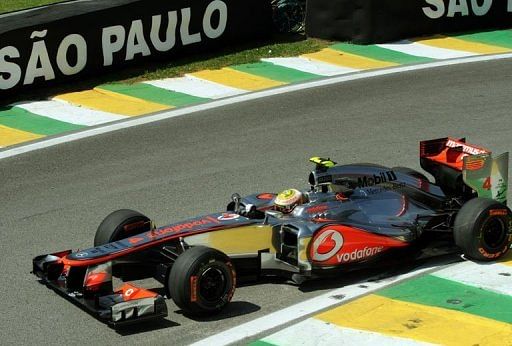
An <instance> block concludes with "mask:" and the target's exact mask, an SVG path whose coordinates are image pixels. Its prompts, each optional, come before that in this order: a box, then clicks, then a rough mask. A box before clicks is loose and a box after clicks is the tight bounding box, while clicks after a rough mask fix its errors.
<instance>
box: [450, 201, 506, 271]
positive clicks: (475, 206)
mask: <svg viewBox="0 0 512 346" xmlns="http://www.w3.org/2000/svg"><path fill="white" fill-rule="evenodd" d="M511 220H512V213H511V211H510V209H509V208H507V206H505V205H504V204H502V203H499V202H496V201H494V200H491V199H487V198H474V199H471V200H469V201H468V202H466V203H465V204H464V205H463V206H462V208H461V209H460V211H459V212H458V214H457V216H456V217H455V223H454V227H453V236H454V239H455V244H456V245H457V246H459V247H460V248H461V249H462V251H463V252H464V255H465V256H466V257H467V258H469V259H473V260H477V261H494V260H497V259H498V258H500V257H503V256H504V255H505V254H506V253H507V252H508V251H509V248H510V244H511V241H512V221H511Z"/></svg>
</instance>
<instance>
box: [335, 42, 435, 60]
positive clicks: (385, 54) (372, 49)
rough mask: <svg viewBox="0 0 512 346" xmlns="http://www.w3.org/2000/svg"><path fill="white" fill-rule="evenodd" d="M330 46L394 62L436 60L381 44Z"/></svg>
mask: <svg viewBox="0 0 512 346" xmlns="http://www.w3.org/2000/svg"><path fill="white" fill-rule="evenodd" d="M330 48H332V49H336V50H339V51H343V52H346V53H350V54H355V55H360V56H364V57H366V58H370V59H375V60H380V61H388V62H394V63H396V64H403V65H405V64H419V63H425V62H431V61H434V59H430V58H425V57H421V56H414V55H409V54H405V53H401V52H397V51H394V50H391V49H386V48H382V47H379V46H362V45H356V44H349V43H337V44H334V45H332V46H331V47H330Z"/></svg>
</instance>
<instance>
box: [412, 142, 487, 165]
mask: <svg viewBox="0 0 512 346" xmlns="http://www.w3.org/2000/svg"><path fill="white" fill-rule="evenodd" d="M490 153H491V152H490V151H489V150H487V149H484V148H480V147H477V146H476V145H472V144H467V143H466V142H465V139H454V138H450V137H447V138H441V139H435V140H431V141H423V142H421V143H420V158H426V159H429V160H431V161H434V162H437V163H440V164H443V165H445V166H448V167H451V168H454V169H456V170H458V171H462V164H463V159H464V157H466V156H468V155H478V154H490Z"/></svg>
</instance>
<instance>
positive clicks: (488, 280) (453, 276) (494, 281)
mask: <svg viewBox="0 0 512 346" xmlns="http://www.w3.org/2000/svg"><path fill="white" fill-rule="evenodd" d="M433 275H435V276H438V277H441V278H443V279H448V280H452V281H457V282H460V283H462V284H465V285H469V286H474V287H478V288H482V289H484V290H487V291H492V292H496V293H501V294H506V295H510V296H512V267H509V266H506V265H503V264H499V263H474V262H470V261H467V262H463V263H459V264H456V265H454V266H451V267H448V268H445V269H442V270H440V271H438V272H436V273H434V274H433Z"/></svg>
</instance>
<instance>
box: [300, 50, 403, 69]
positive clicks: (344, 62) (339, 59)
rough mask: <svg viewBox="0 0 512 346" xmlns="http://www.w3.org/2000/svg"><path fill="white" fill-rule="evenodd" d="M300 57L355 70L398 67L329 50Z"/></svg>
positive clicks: (389, 63) (390, 63) (385, 62)
mask: <svg viewBox="0 0 512 346" xmlns="http://www.w3.org/2000/svg"><path fill="white" fill-rule="evenodd" d="M301 56H302V57H304V58H308V59H312V60H317V61H321V62H326V63H328V64H334V65H338V66H343V67H349V68H353V69H357V70H368V69H374V68H384V67H390V66H397V65H398V64H395V63H392V62H388V61H380V60H375V59H370V58H366V57H362V56H359V55H354V54H350V53H346V52H342V51H339V50H334V49H330V48H324V49H322V50H321V51H319V52H316V53H309V54H304V55H301Z"/></svg>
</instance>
